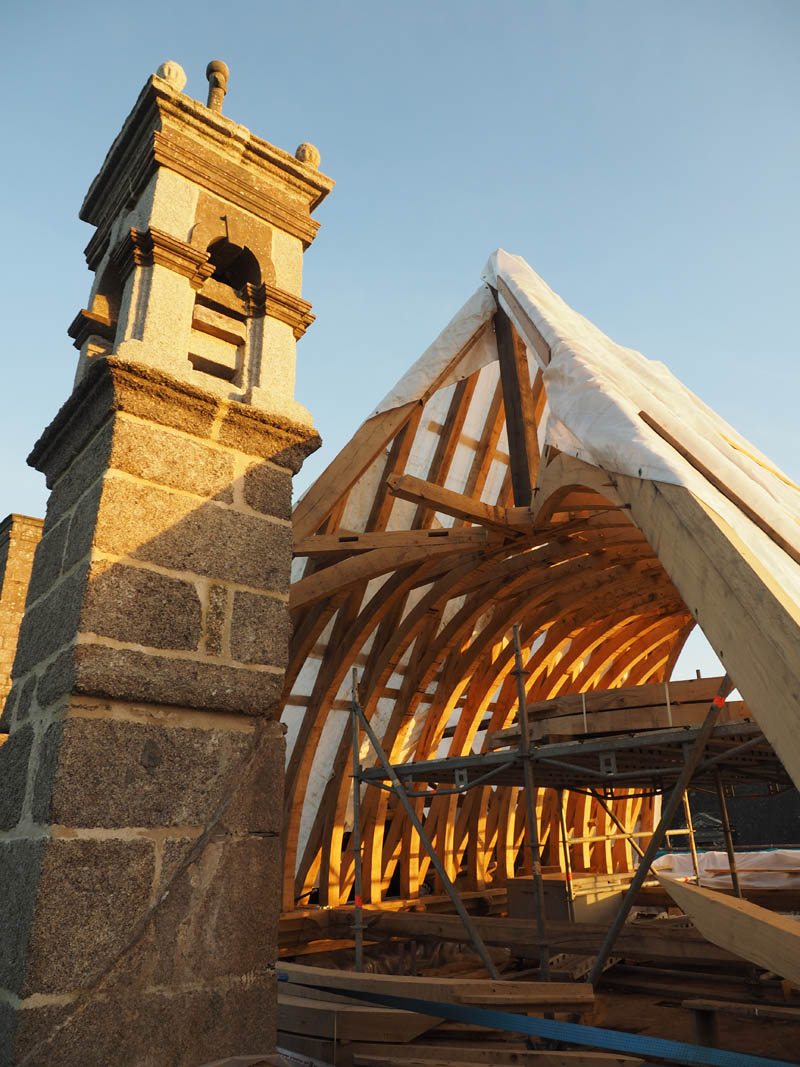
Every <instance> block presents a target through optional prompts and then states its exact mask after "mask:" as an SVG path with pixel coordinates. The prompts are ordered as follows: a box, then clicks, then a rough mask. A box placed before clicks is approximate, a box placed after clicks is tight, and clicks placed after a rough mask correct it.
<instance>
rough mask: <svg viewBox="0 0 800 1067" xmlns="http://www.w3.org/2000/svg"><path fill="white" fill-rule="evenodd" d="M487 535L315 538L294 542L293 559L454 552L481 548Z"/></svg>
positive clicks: (474, 532) (440, 532)
mask: <svg viewBox="0 0 800 1067" xmlns="http://www.w3.org/2000/svg"><path fill="white" fill-rule="evenodd" d="M488 541H489V534H488V532H487V531H486V530H485V529H467V530H465V529H463V528H458V529H454V530H394V531H380V532H378V533H362V534H356V533H340V534H317V536H316V537H306V538H304V539H303V540H302V541H295V544H294V548H293V553H294V555H295V556H330V555H334V554H335V555H342V554H344V553H355V552H371V551H372V550H373V549H376V548H425V547H427V546H428V545H440V544H448V545H455V546H456V547H458V548H463V547H468V548H475V547H478V546H480V545H485V544H487V543H488Z"/></svg>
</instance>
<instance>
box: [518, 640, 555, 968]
mask: <svg viewBox="0 0 800 1067" xmlns="http://www.w3.org/2000/svg"><path fill="white" fill-rule="evenodd" d="M513 673H514V674H515V675H516V677H517V699H518V701H519V729H520V739H519V750H520V754H521V755H522V769H523V774H524V776H525V804H526V811H527V816H528V848H529V849H530V853H531V866H532V868H533V888H534V893H535V895H536V929H537V931H538V935H539V970H540V971H541V975H542V981H543V982H546V981H547V980H548V977H549V973H550V962H549V952H548V950H547V931H546V929H545V918H544V883H543V882H542V861H541V856H540V849H539V821H538V819H537V818H536V801H535V797H536V783H535V782H534V779H533V761H532V759H531V751H532V750H531V737H530V730H529V729H528V704H527V701H526V699H525V671H524V670H523V668H522V649H521V647H520V643H519V626H516V625H515V626H514V671H513Z"/></svg>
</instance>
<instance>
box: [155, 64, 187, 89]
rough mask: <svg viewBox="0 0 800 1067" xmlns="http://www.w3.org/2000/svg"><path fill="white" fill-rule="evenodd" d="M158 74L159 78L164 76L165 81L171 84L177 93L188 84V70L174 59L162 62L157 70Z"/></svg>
mask: <svg viewBox="0 0 800 1067" xmlns="http://www.w3.org/2000/svg"><path fill="white" fill-rule="evenodd" d="M156 74H157V75H158V77H159V78H163V79H164V81H165V82H167V83H168V84H169V85H171V86H172V88H173V89H174V90H175V92H177V93H179V92H180V91H181V89H183V87H184V85H185V84H186V71H185V70H184V69H183V67H182V66H181V65H180V63H176V62H175V60H174V59H168V60H167V61H166V63H162V64H161V66H160V67H159V68H158V70H157V71H156Z"/></svg>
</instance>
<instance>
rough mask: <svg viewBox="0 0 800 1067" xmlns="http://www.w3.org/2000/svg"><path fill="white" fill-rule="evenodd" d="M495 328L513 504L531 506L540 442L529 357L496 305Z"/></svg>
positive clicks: (501, 310) (508, 320) (500, 309)
mask: <svg viewBox="0 0 800 1067" xmlns="http://www.w3.org/2000/svg"><path fill="white" fill-rule="evenodd" d="M494 329H495V337H496V340H497V358H498V362H499V364H500V381H501V383H502V386H503V407H504V408H505V415H506V434H507V436H508V453H509V465H510V468H511V486H512V490H513V493H514V504H515V505H516V506H517V507H530V503H531V496H532V493H533V487H534V486H535V485H536V475H537V472H538V470H539V441H538V437H537V434H536V415H535V411H534V401H533V390H532V388H531V379H530V373H529V371H528V356H527V353H526V351H525V346H524V345H523V344H522V342H521V341H520V340H519V337H518V336H517V335H516V332H515V330H514V327H513V326H512V324H511V320H510V319H509V317H508V315H506V313H505V311H503V309H502V308H501V307H500V305H499V304H498V306H497V312H496V314H495V317H494Z"/></svg>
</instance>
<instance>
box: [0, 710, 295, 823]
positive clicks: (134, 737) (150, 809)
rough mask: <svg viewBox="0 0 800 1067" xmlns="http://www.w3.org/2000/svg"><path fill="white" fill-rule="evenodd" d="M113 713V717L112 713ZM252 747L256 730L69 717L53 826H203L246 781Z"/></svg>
mask: <svg viewBox="0 0 800 1067" xmlns="http://www.w3.org/2000/svg"><path fill="white" fill-rule="evenodd" d="M107 710H108V713H109V715H112V714H113V708H112V707H111V706H109V707H108V709H107ZM252 746H253V733H252V731H250V730H247V731H244V730H223V729H215V730H204V729H199V728H197V729H190V728H186V727H182V726H170V725H163V726H162V725H158V724H153V725H149V724H148V725H145V724H144V723H136V722H129V721H124V720H114V719H111V718H109V719H97V718H86V719H84V718H79V717H69V718H68V719H67V720H66V722H65V723H64V725H63V736H62V739H61V745H60V751H59V755H58V766H57V769H56V770H55V774H54V783H53V789H52V794H51V798H50V805H49V813H48V814H49V821H52V822H55V823H58V824H60V825H63V826H70V827H109V828H114V827H125V826H134V827H135V826H148V827H172V826H198V827H204V826H206V825H207V824H208V823H209V822H210V821H211V819H212V817H213V815H214V814H215V813H216V811H217V809H218V807H219V805H220V803H221V802H222V801H223V799H224V797H225V796H226V795H227V794H228V793H229V792H230V790H231V789H232V788H233V787H234V783H235V782H236V781H238V779H239V778H240V776H241V774H242V771H243V768H244V767H245V765H246V762H247V760H248V757H249V755H250V753H251V750H252ZM109 753H113V759H109V758H108V757H109ZM0 754H2V750H1V749H0ZM278 800H279V801H280V797H279V798H278ZM279 806H280V804H279Z"/></svg>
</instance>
